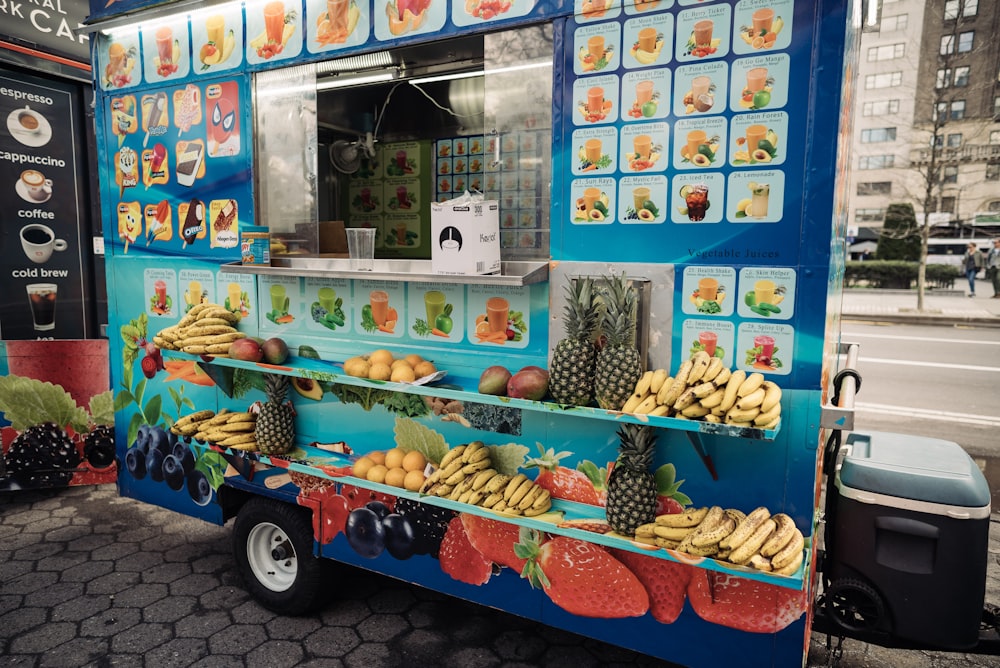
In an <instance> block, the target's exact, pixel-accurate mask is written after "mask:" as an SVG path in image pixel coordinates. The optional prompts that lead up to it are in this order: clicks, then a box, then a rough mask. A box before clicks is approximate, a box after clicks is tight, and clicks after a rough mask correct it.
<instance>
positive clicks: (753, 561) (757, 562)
mask: <svg viewBox="0 0 1000 668" xmlns="http://www.w3.org/2000/svg"><path fill="white" fill-rule="evenodd" d="M749 563H750V565H751V566H753V567H754V568H756V569H757V570H758V571H765V572H770V571H771V570H773V567H772V566H771V560H770V559H768V558H767V557H764V556H761V555H760V554H755V555H753V556H752V557H750V562H749Z"/></svg>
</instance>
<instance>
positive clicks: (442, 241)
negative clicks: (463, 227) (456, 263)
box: [438, 226, 462, 253]
mask: <svg viewBox="0 0 1000 668" xmlns="http://www.w3.org/2000/svg"><path fill="white" fill-rule="evenodd" d="M438 245H440V247H441V250H446V251H455V252H456V253H457V252H458V251H460V250H462V233H461V232H459V231H458V228H457V227H454V226H448V227H446V228H444V229H443V230H441V234H440V236H439V237H438Z"/></svg>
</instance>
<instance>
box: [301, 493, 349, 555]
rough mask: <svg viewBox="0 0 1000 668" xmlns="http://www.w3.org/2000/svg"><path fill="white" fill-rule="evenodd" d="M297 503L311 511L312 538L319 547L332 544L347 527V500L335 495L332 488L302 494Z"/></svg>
mask: <svg viewBox="0 0 1000 668" xmlns="http://www.w3.org/2000/svg"><path fill="white" fill-rule="evenodd" d="M297 501H298V503H299V505H300V506H305V507H306V508H311V509H312V511H313V512H312V524H313V537H314V538H315V539H316V541H317V542H319V543H320V544H321V545H326V544H327V543H330V542H332V541H333V539H334V538H336V537H337V534H338V533H341V532H343V530H344V527H345V526H347V515H348V513H350V509H349V508H348V507H347V498H345V497H344V496H343V495H341V494H337V493H336V489H335V488H334V487H333V486H329V487H324V488H322V489H315V490H312V491H310V492H303V493H301V494H299V496H298V499H297Z"/></svg>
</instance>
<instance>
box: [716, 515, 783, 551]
mask: <svg viewBox="0 0 1000 668" xmlns="http://www.w3.org/2000/svg"><path fill="white" fill-rule="evenodd" d="M769 517H771V511H770V510H768V509H767V508H765V507H764V506H760V507H759V508H756V509H754V510H753V511H752V512H751V513H750V514H749V515H747V516H746V519H745V520H743V521H742V522H740V523H739V524H738V525H737V526H736V530H735V531H733V533H731V534H729V535H728V536H727V537H726V538H724V539H723V540H722V541H721V545H720V547H724V548H726V547H729V548H733V549H735V548H737V547H740V546H741V545H743V543H744V542H745V541H746V540H747V539H748V538H749V537H750V535H751V534H752V533H753V532H754V531H756V530H757V527H759V526H760V525H761V524H763V523H764V520H766V519H768V518H769Z"/></svg>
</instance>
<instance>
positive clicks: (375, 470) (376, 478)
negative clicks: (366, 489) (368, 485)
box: [365, 464, 389, 482]
mask: <svg viewBox="0 0 1000 668" xmlns="http://www.w3.org/2000/svg"><path fill="white" fill-rule="evenodd" d="M388 473H389V469H387V468H386V466H385V464H376V465H375V466H373V467H371V468H370V469H368V475H366V476H365V479H366V480H368V481H369V482H385V476H386V475H387V474H388Z"/></svg>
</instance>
